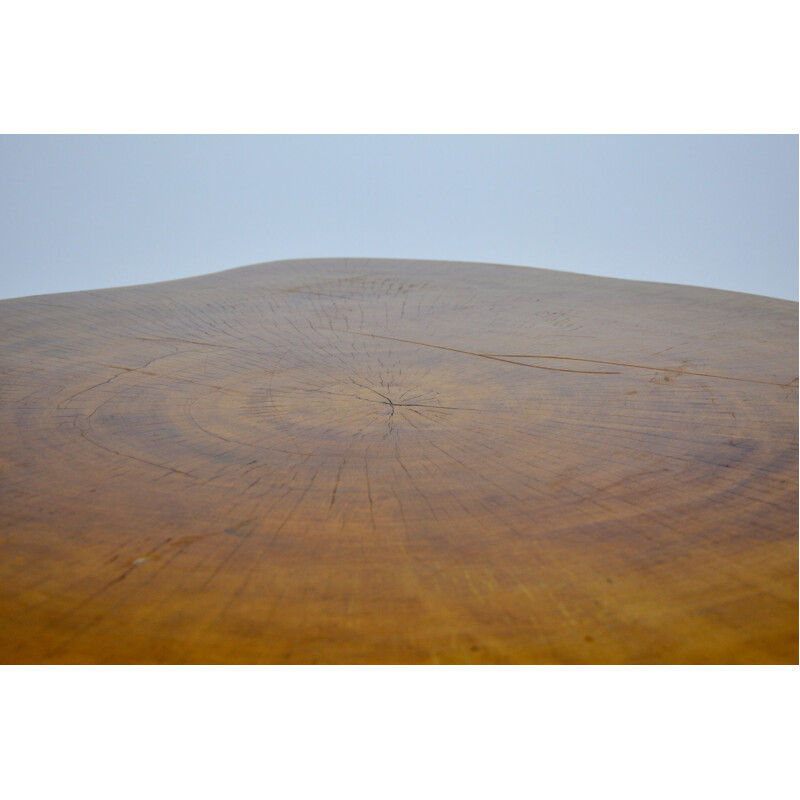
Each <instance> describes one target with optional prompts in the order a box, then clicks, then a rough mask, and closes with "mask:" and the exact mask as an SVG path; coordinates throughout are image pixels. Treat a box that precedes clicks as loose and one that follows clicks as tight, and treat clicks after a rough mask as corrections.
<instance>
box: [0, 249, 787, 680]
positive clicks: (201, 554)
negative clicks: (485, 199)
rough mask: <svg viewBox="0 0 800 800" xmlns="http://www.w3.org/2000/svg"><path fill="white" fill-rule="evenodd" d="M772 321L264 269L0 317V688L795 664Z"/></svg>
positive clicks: (579, 287)
mask: <svg viewBox="0 0 800 800" xmlns="http://www.w3.org/2000/svg"><path fill="white" fill-rule="evenodd" d="M797 321H798V309H797V304H796V303H792V302H788V301H783V300H776V299H771V298H766V297H757V296H753V295H744V294H737V293H731V292H722V291H716V290H710V289H699V288H692V287H685V286H671V285H666V284H655V283H640V282H633V281H620V280H612V279H605V278H595V277H588V276H583V275H575V274H569V273H562V272H552V271H548V270H537V269H527V268H518V267H505V266H494V265H481V264H462V263H445V262H421V261H392V260H367V259H328V260H325V259H315V260H301V261H285V262H277V263H272V264H264V265H258V266H253V267H245V268H242V269H236V270H230V271H227V272H220V273H217V274H214V275H207V276H203V277H199V278H191V279H187V280H181V281H172V282H168V283H160V284H152V285H147V286H134V287H127V288H120V289H108V290H102V291H86V292H77V293H71V294H61V295H47V296H38V297H28V298H21V299H14V300H4V301H2V302H0V341H2V349H1V350H0V661H2V662H4V663H20V662H21V663H526V664H527V663H784V662H788V663H796V662H797V659H798V649H797V647H798V645H797V633H798V592H797V589H798V540H797V533H798V517H797V509H798V504H797V490H798V484H797V430H798V425H797V385H798V384H797Z"/></svg>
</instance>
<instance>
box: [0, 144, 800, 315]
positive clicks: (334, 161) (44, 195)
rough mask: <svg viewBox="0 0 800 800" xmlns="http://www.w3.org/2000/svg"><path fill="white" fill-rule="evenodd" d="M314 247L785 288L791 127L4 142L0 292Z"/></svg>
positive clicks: (210, 266)
mask: <svg viewBox="0 0 800 800" xmlns="http://www.w3.org/2000/svg"><path fill="white" fill-rule="evenodd" d="M325 256H366V257H384V258H418V259H442V260H453V261H485V262H494V263H504V264H518V265H525V266H537V267H547V268H549V269H560V270H569V271H572V272H584V273H589V274H592V275H606V276H611V277H620V278H634V279H639V280H650V281H661V282H667V283H686V284H693V285H698V286H711V287H716V288H722V289H732V290H735V291H741V292H752V293H755V294H765V295H771V296H774V297H783V298H788V299H793V300H796V299H797V285H798V280H797V278H798V272H797V264H798V138H797V136H243V137H239V136H3V137H0V297H15V296H24V295H30V294H45V293H50V292H64V291H73V290H80V289H94V288H101V287H108V286H120V285H127V284H137V283H148V282H153V281H163V280H170V279H173V278H182V277H187V276H191V275H199V274H202V273H207V272H216V271H218V270H221V269H228V268H231V267H237V266H243V265H246V264H252V263H257V262H261V261H273V260H276V259H284V258H306V257H325Z"/></svg>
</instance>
